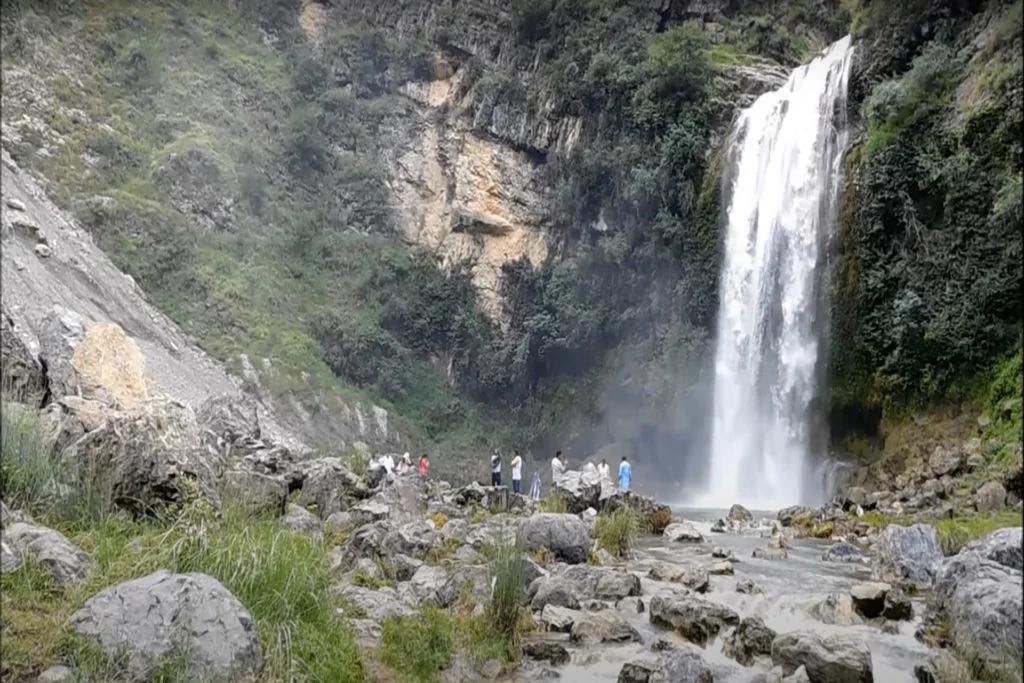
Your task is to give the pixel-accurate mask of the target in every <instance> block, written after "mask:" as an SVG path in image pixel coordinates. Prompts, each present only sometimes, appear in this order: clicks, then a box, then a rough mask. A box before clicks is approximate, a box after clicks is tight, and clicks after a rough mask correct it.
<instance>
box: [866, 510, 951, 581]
mask: <svg viewBox="0 0 1024 683" xmlns="http://www.w3.org/2000/svg"><path fill="white" fill-rule="evenodd" d="M873 550H874V553H875V562H874V566H873V575H874V578H875V579H878V580H881V581H888V582H895V583H907V584H910V585H913V586H915V587H916V588H930V587H931V586H932V584H933V582H934V581H935V569H936V566H937V565H938V563H939V561H940V560H941V559H942V549H941V548H940V546H939V536H938V534H937V533H936V532H935V529H934V527H931V526H929V525H927V524H915V525H913V526H910V527H905V526H899V525H897V524H890V525H889V526H887V527H886V528H885V529H883V530H882V532H881V533H880V534H879V535H878V537H877V538H876V539H875V544H874V547H873Z"/></svg>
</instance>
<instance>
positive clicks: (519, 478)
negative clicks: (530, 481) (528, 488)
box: [510, 451, 523, 493]
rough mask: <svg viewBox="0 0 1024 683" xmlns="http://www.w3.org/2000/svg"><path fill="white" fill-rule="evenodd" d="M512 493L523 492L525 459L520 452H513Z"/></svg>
mask: <svg viewBox="0 0 1024 683" xmlns="http://www.w3.org/2000/svg"><path fill="white" fill-rule="evenodd" d="M510 466H511V467H512V493H522V492H523V458H522V457H521V456H520V455H519V451H512V462H511V463H510Z"/></svg>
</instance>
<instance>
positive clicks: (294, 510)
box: [281, 503, 322, 538]
mask: <svg viewBox="0 0 1024 683" xmlns="http://www.w3.org/2000/svg"><path fill="white" fill-rule="evenodd" d="M281 523H282V524H283V525H284V526H286V527H287V528H289V529H291V530H292V531H297V532H299V533H303V534H309V535H311V536H313V537H314V538H319V537H320V536H321V534H322V531H321V529H320V518H319V517H317V516H316V515H314V514H313V513H312V512H310V511H309V510H307V509H306V508H304V507H301V506H299V505H296V504H295V503H288V507H287V509H286V510H285V514H284V517H282V518H281Z"/></svg>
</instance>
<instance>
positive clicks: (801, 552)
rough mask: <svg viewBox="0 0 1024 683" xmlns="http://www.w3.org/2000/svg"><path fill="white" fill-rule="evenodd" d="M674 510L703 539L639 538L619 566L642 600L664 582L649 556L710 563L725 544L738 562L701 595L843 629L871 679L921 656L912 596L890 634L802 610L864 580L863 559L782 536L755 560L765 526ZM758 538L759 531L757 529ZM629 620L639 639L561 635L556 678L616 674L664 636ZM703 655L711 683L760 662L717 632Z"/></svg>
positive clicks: (907, 668)
mask: <svg viewBox="0 0 1024 683" xmlns="http://www.w3.org/2000/svg"><path fill="white" fill-rule="evenodd" d="M673 512H675V513H676V514H677V515H679V516H680V517H682V518H684V519H686V520H689V521H690V522H692V523H693V524H694V526H696V527H697V528H698V529H700V531H701V533H703V534H704V535H705V537H706V538H707V541H706V542H705V543H702V544H673V545H669V544H668V543H667V542H666V541H664V540H663V539H661V538H650V539H646V540H645V541H644V542H643V544H642V546H641V548H642V552H641V553H640V556H641V557H640V558H639V559H637V560H635V561H632V562H630V563H628V564H627V569H629V570H630V571H633V572H635V573H637V574H639V575H640V576H641V581H642V586H643V596H642V599H643V600H644V603H645V605H646V604H648V603H649V601H650V598H651V597H652V596H653V595H654V594H655V593H657V592H658V591H659V589H660V588H661V587H662V586H665V587H668V586H670V585H671V584H664V583H661V582H658V581H654V580H652V579H649V578H647V577H646V574H647V571H648V568H649V567H650V565H651V563H652V562H654V561H658V560H661V561H667V562H672V563H675V564H680V565H688V566H700V567H705V568H710V567H711V566H712V565H714V564H717V563H718V562H721V560H720V559H716V558H713V557H712V556H711V551H712V549H713V548H715V547H721V548H725V549H728V550H731V551H733V553H734V554H735V555H736V557H738V558H739V560H740V561H739V562H737V563H735V564H734V565H733V568H734V572H735V573H734V575H733V576H712V577H711V590H710V591H709V592H708V593H707V594H706V595H704V596H702V597H703V598H705V599H707V600H711V601H714V602H718V603H720V604H724V605H728V606H729V607H731V608H732V609H734V610H735V611H736V612H737V613H739V615H740V617H741V618H742V617H747V616H758V617H761V619H763V620H764V622H765V624H767V625H768V626H769V627H770V628H772V629H774V630H775V631H777V632H779V633H784V632H788V631H796V630H802V629H813V630H816V631H819V632H844V633H850V634H855V635H857V636H858V637H860V638H861V639H863V641H864V642H865V643H866V644H867V646H868V648H869V649H870V650H871V658H872V665H873V668H874V679H875V681H878V682H879V683H913V681H915V678H914V675H913V669H914V666H915V665H916V664H919V663H921V662H924V661H925V660H926V659H927V658H928V654H929V650H928V648H926V647H925V646H924V645H923V644H922V643H920V642H918V641H917V640H916V639H915V638H914V631H915V629H916V628H917V625H918V623H919V622H920V615H921V614H922V612H923V605H922V604H920V603H919V602H915V603H914V618H913V620H911V621H905V622H899V631H898V633H885V632H883V631H882V630H881V629H880V628H879V627H877V626H872V625H866V624H865V625H853V626H833V625H827V624H824V623H822V622H820V621H818V620H817V619H815V618H813V617H812V616H810V614H809V613H808V610H809V609H810V608H811V607H812V606H813V605H815V604H818V603H820V602H822V601H823V600H825V599H826V598H827V597H828V595H829V594H836V595H839V596H843V595H848V594H849V591H850V588H851V587H852V586H853V585H854V584H856V583H861V582H864V581H866V580H870V577H869V571H868V569H867V567H866V566H865V565H863V564H857V563H839V562H824V561H822V560H821V554H822V552H823V551H824V550H825V548H827V547H828V546H829V545H831V543H832V542H830V541H814V540H795V541H790V546H791V547H790V549H789V551H788V552H789V557H788V558H787V559H784V560H763V559H755V558H753V557H751V553H752V552H753V551H754V549H755V548H764V547H766V546H767V544H768V539H767V534H768V530H767V529H764V530H762V531H757V530H752V531H750V532H747V533H745V534H732V533H728V534H712V533H711V532H710V527H711V522H712V521H713V520H714V519H716V518H719V517H724V516H725V511H724V510H694V509H676V510H673ZM754 516H755V518H756V519H761V518H762V517H764V518H769V519H774V517H775V514H774V513H772V512H754ZM762 532H763V533H764V534H765V536H766V537H764V538H762V537H761V536H760V534H761V533H762ZM744 580H751V581H753V582H754V583H755V584H757V585H758V586H760V588H761V589H762V590H763V593H760V594H744V593H738V592H736V584H737V583H738V582H740V581H744ZM630 622H631V623H632V624H633V626H634V627H635V628H636V629H637V630H638V631H639V632H640V635H641V637H642V639H643V643H631V644H627V645H609V644H605V645H601V646H598V647H589V648H588V647H580V648H574V647H573V646H572V645H570V644H568V643H567V642H566V646H567V647H568V648H569V650H570V652H571V653H572V660H571V661H570V663H569V664H566V665H565V666H562V667H558V669H557V670H558V672H559V673H560V674H561V680H565V681H595V682H596V681H616V680H617V678H618V675H619V670H620V669H621V668H622V665H623V664H625V663H626V662H628V661H632V660H636V659H652V660H653V659H654V658H655V655H654V653H652V652H651V651H650V649H649V648H650V644H651V643H652V642H654V640H656V639H657V638H658V637H660V636H670V637H675V636H672V635H671V634H669V633H667V632H666V631H665V630H664V629H660V628H656V627H654V626H652V625H651V623H650V618H649V615H648V613H647V611H646V609H645V611H644V612H643V613H641V614H637V615H636V616H635V617H630ZM704 658H705V660H706V661H707V662H708V664H709V665H710V666H711V668H712V670H713V672H714V679H715V681H716V683H742V682H744V681H748V680H750V679H751V678H753V677H754V676H755V674H757V673H758V672H762V671H766V670H767V668H764V667H758V666H757V665H755V666H754V667H743V666H740V665H739V664H737V663H736V662H735V661H733V660H732V659H730V658H728V657H726V656H725V655H724V654H723V653H722V637H721V636H719V638H718V639H716V640H715V641H714V642H712V643H709V644H708V647H707V648H706V649H705V651H704Z"/></svg>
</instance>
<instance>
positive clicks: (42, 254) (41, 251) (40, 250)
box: [36, 244, 53, 258]
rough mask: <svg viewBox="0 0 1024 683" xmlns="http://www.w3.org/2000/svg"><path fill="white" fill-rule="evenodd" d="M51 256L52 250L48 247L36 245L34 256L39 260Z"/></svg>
mask: <svg viewBox="0 0 1024 683" xmlns="http://www.w3.org/2000/svg"><path fill="white" fill-rule="evenodd" d="M52 255H53V249H50V247H49V245H46V244H37V245H36V256H38V257H39V258H49V257H50V256H52Z"/></svg>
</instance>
